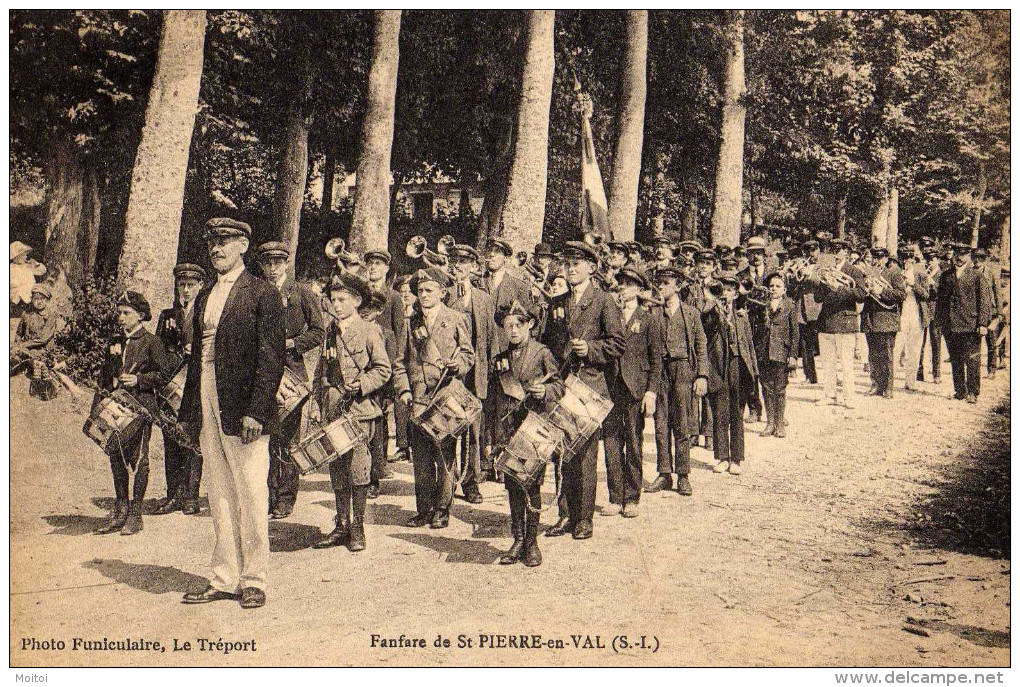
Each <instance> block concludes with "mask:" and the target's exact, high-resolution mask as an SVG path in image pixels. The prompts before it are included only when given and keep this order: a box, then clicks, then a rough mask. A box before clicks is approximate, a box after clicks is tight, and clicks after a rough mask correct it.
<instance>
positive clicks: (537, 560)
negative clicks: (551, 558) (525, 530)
mask: <svg viewBox="0 0 1020 687" xmlns="http://www.w3.org/2000/svg"><path fill="white" fill-rule="evenodd" d="M521 563H523V564H524V565H526V566H527V567H529V568H537V567H538V566H540V565H542V552H541V551H539V550H538V542H537V541H530V542H528V544H527V545H526V546H525V547H524V551H523V552H522V553H521Z"/></svg>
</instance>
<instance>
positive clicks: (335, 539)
mask: <svg viewBox="0 0 1020 687" xmlns="http://www.w3.org/2000/svg"><path fill="white" fill-rule="evenodd" d="M347 537H348V533H347V528H346V527H341V526H340V525H337V526H336V527H334V528H333V531H332V532H330V533H329V534H327V535H326V536H325V537H323V538H322V539H320V540H319V541H317V542H315V543H314V544H312V548H313V549H330V548H333V547H334V546H343V545H344V544H346V543H347Z"/></svg>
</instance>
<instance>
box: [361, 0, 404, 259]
mask: <svg viewBox="0 0 1020 687" xmlns="http://www.w3.org/2000/svg"><path fill="white" fill-rule="evenodd" d="M374 18H375V31H374V36H373V39H372V61H371V66H370V67H369V72H368V91H367V94H366V96H367V97H366V110H365V123H364V126H363V129H362V135H361V141H362V148H361V156H360V157H359V159H358V172H357V175H358V176H357V185H356V187H355V189H354V219H353V221H352V223H351V234H350V248H351V250H353V251H355V252H358V253H361V252H364V251H366V250H373V249H385V248H386V245H387V241H388V240H389V220H390V159H391V156H392V153H393V125H394V117H395V114H396V99H397V66H398V64H399V62H400V18H401V14H400V10H375V12H374Z"/></svg>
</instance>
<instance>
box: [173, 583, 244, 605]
mask: <svg viewBox="0 0 1020 687" xmlns="http://www.w3.org/2000/svg"><path fill="white" fill-rule="evenodd" d="M240 598H241V595H240V594H237V593H235V592H223V591H220V590H219V589H216V587H214V586H212V585H209V586H208V587H206V588H205V589H203V590H202V591H200V592H188V593H187V594H185V595H184V596H183V597H182V598H181V603H182V604H207V603H210V602H212V601H237V600H238V599H240Z"/></svg>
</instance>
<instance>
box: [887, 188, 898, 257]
mask: <svg viewBox="0 0 1020 687" xmlns="http://www.w3.org/2000/svg"><path fill="white" fill-rule="evenodd" d="M899 242H900V190H899V189H898V188H896V187H895V186H892V187H890V189H889V228H888V230H887V233H886V238H885V247H886V248H887V249H888V250H889V255H892V256H895V255H896V250H897V247H898V245H899Z"/></svg>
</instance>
